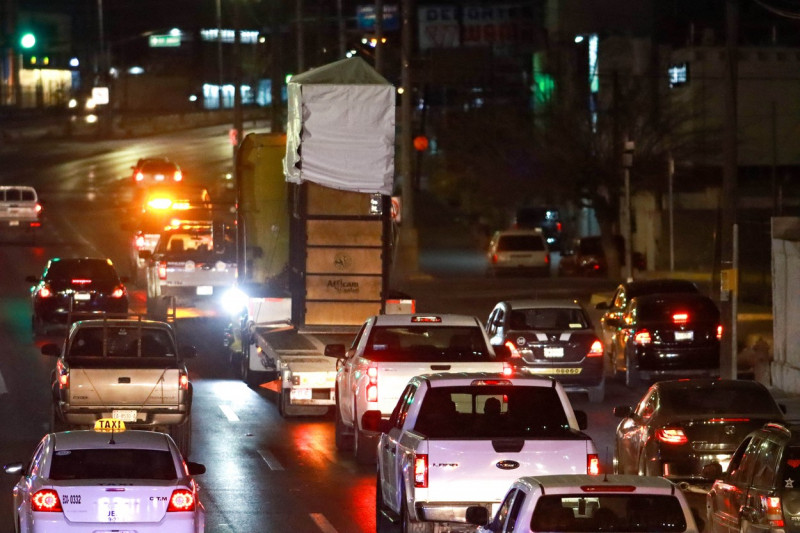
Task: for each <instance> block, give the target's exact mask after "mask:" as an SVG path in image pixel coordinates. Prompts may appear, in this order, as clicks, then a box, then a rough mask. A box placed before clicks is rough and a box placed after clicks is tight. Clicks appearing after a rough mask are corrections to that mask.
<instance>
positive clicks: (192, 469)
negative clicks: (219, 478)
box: [186, 461, 206, 476]
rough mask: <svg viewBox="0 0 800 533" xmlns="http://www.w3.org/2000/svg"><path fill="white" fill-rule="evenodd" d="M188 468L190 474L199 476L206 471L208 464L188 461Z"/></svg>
mask: <svg viewBox="0 0 800 533" xmlns="http://www.w3.org/2000/svg"><path fill="white" fill-rule="evenodd" d="M186 469H187V470H188V471H189V475H190V476H199V475H200V474H205V473H206V465H203V464H200V463H195V462H194V461H186Z"/></svg>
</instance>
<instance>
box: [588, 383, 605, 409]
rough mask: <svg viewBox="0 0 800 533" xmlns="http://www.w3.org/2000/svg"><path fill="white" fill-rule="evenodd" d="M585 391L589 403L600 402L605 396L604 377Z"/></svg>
mask: <svg viewBox="0 0 800 533" xmlns="http://www.w3.org/2000/svg"><path fill="white" fill-rule="evenodd" d="M586 392H587V393H588V395H589V401H590V402H591V403H602V402H603V399H604V398H605V397H606V378H605V376H603V378H602V379H601V380H600V383H599V384H597V385H595V386H594V387H589V388H588V389H587V390H586Z"/></svg>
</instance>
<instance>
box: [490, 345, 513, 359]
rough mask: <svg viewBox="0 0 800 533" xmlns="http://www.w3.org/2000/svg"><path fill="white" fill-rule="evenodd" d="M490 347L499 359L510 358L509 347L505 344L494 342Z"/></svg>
mask: <svg viewBox="0 0 800 533" xmlns="http://www.w3.org/2000/svg"><path fill="white" fill-rule="evenodd" d="M492 349H493V350H494V354H495V355H496V356H497V358H498V359H499V360H501V361H506V360H508V359H511V349H510V348H509V347H508V346H506V345H505V344H496V345H494V346H492Z"/></svg>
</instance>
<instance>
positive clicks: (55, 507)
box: [31, 489, 64, 513]
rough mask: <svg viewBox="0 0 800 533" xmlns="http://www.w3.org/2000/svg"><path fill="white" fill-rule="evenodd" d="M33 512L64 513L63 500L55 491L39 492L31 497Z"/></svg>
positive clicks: (44, 490)
mask: <svg viewBox="0 0 800 533" xmlns="http://www.w3.org/2000/svg"><path fill="white" fill-rule="evenodd" d="M31 510H32V511H38V512H40V513H63V512H64V510H63V509H61V500H60V498H59V497H58V493H57V492H56V491H54V490H53V489H42V490H37V491H36V492H34V493H33V496H31Z"/></svg>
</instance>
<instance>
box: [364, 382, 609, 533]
mask: <svg viewBox="0 0 800 533" xmlns="http://www.w3.org/2000/svg"><path fill="white" fill-rule="evenodd" d="M364 426H365V428H366V429H370V430H373V431H374V430H380V431H382V435H381V438H380V441H379V443H378V447H377V448H378V478H377V490H376V513H377V526H378V531H379V532H381V531H387V530H388V529H389V522H395V523H397V522H399V523H400V524H401V525H402V531H404V532H407V531H415V532H419V533H422V532H431V533H432V532H433V531H434V528H435V526H436V524H437V523H439V524H442V525H445V524H443V523H450V526H452V525H453V524H452V523H461V524H462V525H463V524H465V523H467V508H468V507H470V506H473V507H475V506H479V507H483V508H485V509H486V510H487V512H488V513H493V512H494V511H496V510H497V507H498V506H499V504H500V502H502V500H503V497H504V495H505V494H506V491H507V490H508V487H509V486H510V485H511V483H513V481H514V480H515V479H517V478H518V477H520V476H522V475H545V474H599V460H598V456H597V451H596V449H595V446H594V443H593V442H592V440H591V438H590V437H589V436H587V435H586V434H585V433H583V432H582V431H581V430H582V429H584V428H585V427H586V414H585V413H583V412H581V411H573V409H572V406H571V404H570V402H569V399H568V398H567V394H566V393H565V392H564V389H563V387H562V386H561V384H560V383H558V382H557V381H555V380H552V379H550V378H540V377H532V376H524V377H510V378H509V377H505V376H503V375H501V374H482V373H481V374H429V375H423V376H417V377H415V378H413V379H412V380H411V381H410V382H409V383H408V385H407V386H406V387H405V390H403V393H402V396H401V397H400V399H399V401H398V402H397V405H396V406H395V409H394V411H393V412H392V416H391V418H390V419H389V420H381V419H380V418H379V417H378V416H377V415H369V416H367V417H365V419H364Z"/></svg>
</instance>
